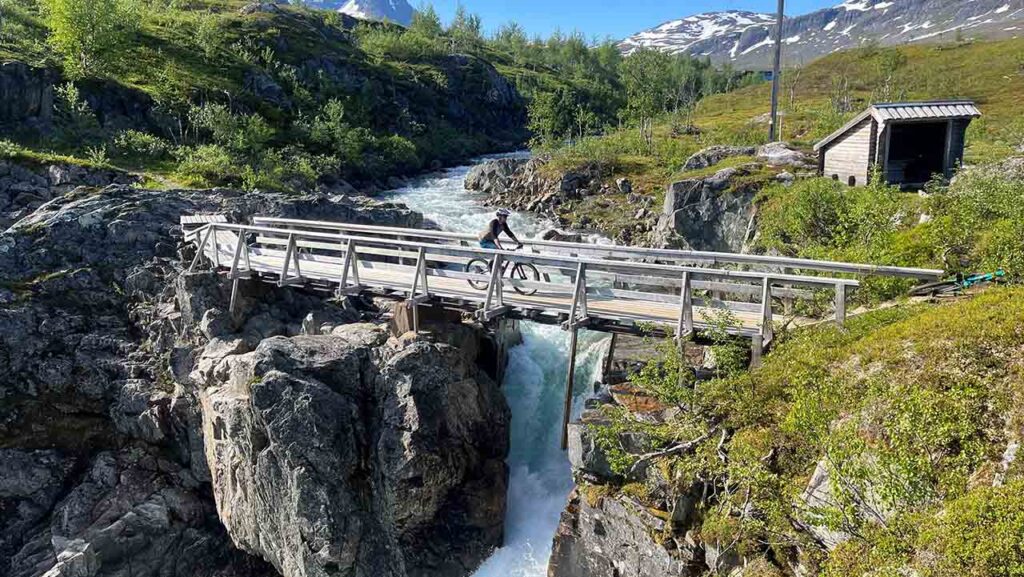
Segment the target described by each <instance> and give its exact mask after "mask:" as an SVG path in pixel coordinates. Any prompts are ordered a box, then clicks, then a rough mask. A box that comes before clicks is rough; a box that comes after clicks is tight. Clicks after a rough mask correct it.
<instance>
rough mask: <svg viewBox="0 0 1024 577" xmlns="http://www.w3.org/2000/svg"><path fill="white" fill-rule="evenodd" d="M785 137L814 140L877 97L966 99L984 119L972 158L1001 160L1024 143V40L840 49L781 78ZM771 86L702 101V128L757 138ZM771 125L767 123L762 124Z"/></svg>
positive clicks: (972, 141) (973, 137)
mask: <svg viewBox="0 0 1024 577" xmlns="http://www.w3.org/2000/svg"><path fill="white" fill-rule="evenodd" d="M782 87H783V89H782V109H783V113H784V115H785V116H784V118H783V125H782V127H783V136H784V138H785V140H789V141H792V142H795V143H797V144H801V145H805V146H808V147H809V146H811V145H812V144H813V143H814V142H816V141H817V140H818V139H820V138H821V137H823V136H825V135H827V134H828V133H830V132H832V131H833V130H835V129H836V128H838V127H839V126H842V124H843V123H845V121H846V120H848V119H849V118H850V117H852V116H853V115H854V114H856V113H858V112H860V111H861V110H863V109H864V108H865V107H866V106H867V105H868V104H869V103H872V102H892V101H901V100H936V99H953V98H967V99H972V100H975V101H976V102H977V103H978V105H979V107H980V108H981V110H982V112H983V113H984V118H982V119H981V120H980V121H979V122H976V123H975V125H974V126H973V127H972V130H971V133H970V135H969V141H968V149H967V161H968V162H982V161H988V160H998V159H1001V158H1004V157H1005V156H1007V155H1009V154H1011V153H1012V152H1013V149H1015V148H1016V147H1019V146H1021V145H1022V144H1024V116H1022V114H1021V113H1022V112H1024V104H1022V103H1021V101H1020V95H1021V94H1024V39H1014V40H1002V41H994V42H992V41H990V42H967V43H963V44H946V45H941V44H940V45H926V44H915V45H910V46H901V47H897V48H878V47H868V48H862V49H859V50H851V51H846V52H838V53H836V54H832V55H830V56H826V57H824V58H822V59H820V60H817V61H815V62H813V63H811V64H809V65H807V66H805V67H803V68H801V69H795V70H788V71H786V73H785V74H784V75H783V78H782ZM769 96H770V87H769V85H767V84H765V85H760V86H756V87H751V88H747V89H744V90H740V91H737V92H735V93H732V94H728V95H716V96H712V97H709V98H707V99H705V100H704V101H703V102H702V103H701V105H700V107H699V117H698V122H697V124H698V126H702V127H703V126H707V127H709V128H711V129H712V130H713V131H714V132H716V133H721V134H726V135H733V136H734V138H735V139H737V140H746V141H749V142H758V141H759V140H760V139H761V138H762V137H761V135H760V133H761V132H765V131H763V130H760V128H761V126H762V123H760V122H755V121H754V119H755V118H757V117H758V116H759V115H761V114H764V113H765V112H767V111H768V102H769ZM764 128H766V126H765V127H764Z"/></svg>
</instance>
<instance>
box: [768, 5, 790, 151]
mask: <svg viewBox="0 0 1024 577" xmlns="http://www.w3.org/2000/svg"><path fill="white" fill-rule="evenodd" d="M785 17H786V0H779V16H778V18H777V19H776V21H775V66H774V67H773V69H772V118H771V124H770V125H769V126H768V142H775V141H776V140H778V139H779V138H781V137H782V135H780V134H778V129H779V80H780V78H779V77H780V76H781V74H782V21H783V19H784V18H785Z"/></svg>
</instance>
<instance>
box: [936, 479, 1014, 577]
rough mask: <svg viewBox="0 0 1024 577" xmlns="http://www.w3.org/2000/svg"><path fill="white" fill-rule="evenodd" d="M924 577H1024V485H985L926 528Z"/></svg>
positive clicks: (962, 499)
mask: <svg viewBox="0 0 1024 577" xmlns="http://www.w3.org/2000/svg"><path fill="white" fill-rule="evenodd" d="M921 529H922V531H921V536H920V539H919V544H918V547H919V549H921V550H923V551H924V552H925V553H924V554H922V555H919V558H920V560H921V561H920V564H921V575H922V576H923V577H961V576H969V577H974V576H978V577H981V576H984V577H1020V576H1022V575H1024V482H1022V481H1016V482H1013V483H1010V484H1008V485H1006V486H1003V487H998V488H990V487H983V488H980V489H976V490H974V491H972V492H971V493H969V494H967V495H966V496H964V497H961V498H960V499H957V500H956V501H954V502H953V503H951V504H950V505H949V506H948V507H946V508H945V510H944V511H942V512H941V513H940V514H938V515H936V516H935V518H934V519H933V520H931V521H930V522H927V523H924V524H922V528H921Z"/></svg>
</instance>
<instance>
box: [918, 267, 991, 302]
mask: <svg viewBox="0 0 1024 577" xmlns="http://www.w3.org/2000/svg"><path fill="white" fill-rule="evenodd" d="M1005 278H1006V271H1004V270H1003V269H999V270H997V271H996V272H990V273H988V274H976V275H971V276H964V275H957V276H955V277H952V278H949V279H946V280H943V281H939V282H933V283H928V284H925V285H921V286H919V287H915V288H914V289H912V290H911V291H910V296H915V297H921V296H937V295H942V294H951V293H958V292H960V291H963V290H967V289H969V288H971V287H973V286H975V285H979V284H982V283H992V282H1000V281H1002V280H1004V279H1005Z"/></svg>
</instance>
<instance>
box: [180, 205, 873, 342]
mask: <svg viewBox="0 0 1024 577" xmlns="http://www.w3.org/2000/svg"><path fill="white" fill-rule="evenodd" d="M371 232H376V229H373V230H372V231H371ZM192 238H194V239H195V242H196V244H197V245H198V251H197V254H196V257H195V259H194V260H193V262H192V266H191V267H190V269H194V268H195V267H196V266H197V265H198V263H199V261H200V260H201V258H203V257H205V258H207V259H208V260H210V261H211V262H212V263H213V264H214V266H216V267H217V268H221V269H227V271H228V276H229V278H231V279H232V280H233V281H234V286H233V289H232V309H234V307H235V302H236V295H237V287H238V280H239V279H241V278H246V277H249V276H251V275H253V274H256V275H260V276H263V277H265V278H266V277H269V278H275V279H276V280H277V282H278V284H280V285H289V284H300V283H302V284H306V283H311V284H319V285H321V286H324V287H331V288H334V289H335V292H336V293H337V294H339V295H345V294H355V293H359V292H363V291H366V290H369V289H376V290H387V291H392V292H397V293H400V294H402V295H403V296H405V297H407V298H408V299H409V300H411V301H413V302H414V303H416V304H421V303H423V302H426V301H427V300H430V299H433V298H442V299H459V300H462V301H468V302H475V303H477V304H478V305H479V308H478V310H476V314H477V316H478V317H479V318H480V319H482V320H490V319H493V318H496V317H498V316H501V315H503V314H506V313H508V312H509V311H510V310H512V309H523V310H528V311H535V312H541V313H550V314H556V315H560V316H561V317H562V318H564V326H565V327H566V328H569V329H576V328H579V327H581V326H587V325H588V324H590V323H591V322H592V321H598V322H601V323H612V324H619V325H622V324H625V325H635V324H636V323H640V322H647V321H649V322H655V323H660V324H669V325H674V332H675V334H676V335H678V336H682V335H685V334H689V333H692V332H693V331H694V330H695V329H699V328H706V327H708V326H710V325H711V324H712V322H713V320H712V319H708V318H699V317H700V315H698V314H697V313H698V312H699V313H701V314H704V313H707V312H709V311H711V312H713V311H714V310H728V311H729V312H730V314H731V315H734V316H735V317H736V320H735V321H734V322H735V323H736V324H735V325H734V326H732V327H730V330H731V332H733V333H735V334H743V335H747V336H751V337H753V338H754V339H755V343H756V347H757V348H758V349H759V348H760V346H762V345H763V344H764V343H765V342H767V341H770V340H771V339H772V337H773V331H774V326H773V321H774V315H775V313H774V312H773V308H774V307H773V298H776V297H785V296H799V295H801V294H804V292H806V291H807V290H808V289H810V290H811V291H814V290H829V291H834V293H835V311H836V316H835V318H836V320H837V321H838V322H840V323H842V322H843V321H844V319H845V314H846V313H845V310H846V296H847V293H848V290H849V289H851V288H856V287H857V286H858V282H857V281H855V280H850V279H841V278H824V277H817V276H800V275H789V274H778V273H772V272H756V271H737V270H724V269H712V268H701V267H692V266H681V265H673V264H654V263H643V262H632V261H618V260H608V259H594V258H583V257H578V256H577V257H572V256H560V255H550V254H535V253H524V252H513V251H496V250H487V249H482V248H479V247H477V246H459V245H453V244H450V243H437V242H434V241H433V240H431V241H429V242H424V241H423V240H397V239H395V238H389V237H387V236H386V235H385V236H384V237H381V236H367V235H365V234H348V233H339V232H321V231H315V230H299V229H293V228H282V227H270V226H259V225H251V226H250V225H237V224H226V223H210V224H207V225H205V226H203V227H202V228H199V229H197V230H196V231H194V233H193V234H192ZM475 258H480V259H484V260H486V261H489V262H490V263H491V272H490V274H478V273H473V272H467V271H466V270H465V269H464V263H465V262H468V261H469V260H471V259H475ZM505 262H508V263H524V264H530V265H533V266H535V267H537V268H538V269H540V270H550V271H560V270H572V271H574V274H573V275H572V276H571V277H566V276H563V275H560V274H551V275H544V276H543V277H542V278H541V279H538V280H527V279H510V278H503V277H502V275H501V274H499V271H501V268H502V266H501V265H502V264H503V263H505ZM625 277H628V278H630V279H633V281H634V284H636V285H638V289H637V290H625V289H620V288H616V286H617V285H616V284H615V283H616V281H618V280H621V279H622V278H625ZM469 281H473V282H474V283H478V284H480V285H483V286H485V287H486V290H484V291H482V292H481V291H476V290H473V289H472V288H471V287H470V286H469ZM517 289H519V290H520V291H522V292H525V293H530V292H531V291H534V294H532V295H530V294H526V295H524V294H516V293H517ZM652 289H656V290H652ZM666 289H668V290H671V291H672V293H673V294H666V293H665V290H666ZM702 289H705V290H715V291H718V292H721V293H723V294H742V295H746V296H751V295H755V296H757V297H759V302H756V303H755V302H738V301H728V300H724V299H710V298H700V297H699V296H698V295H695V294H694V292H695V291H698V290H702ZM414 310H415V309H414ZM695 315H697V317H698V318H695ZM415 318H416V317H414V319H415ZM414 323H415V324H416V325H418V320H414Z"/></svg>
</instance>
